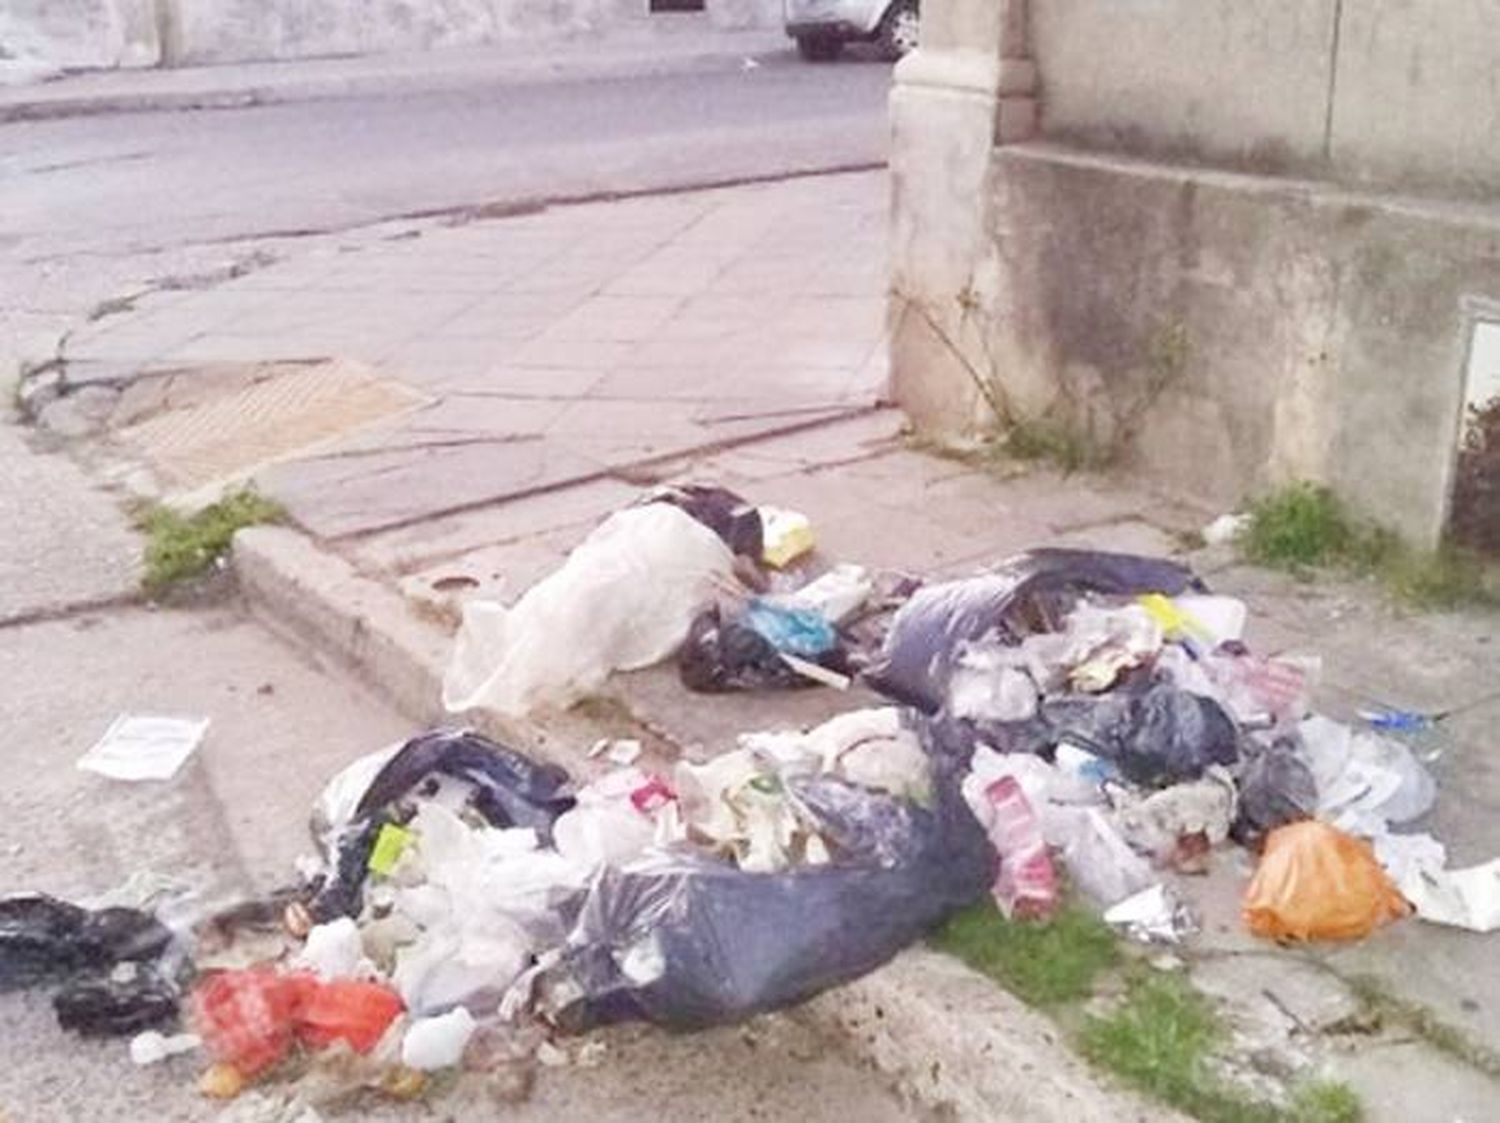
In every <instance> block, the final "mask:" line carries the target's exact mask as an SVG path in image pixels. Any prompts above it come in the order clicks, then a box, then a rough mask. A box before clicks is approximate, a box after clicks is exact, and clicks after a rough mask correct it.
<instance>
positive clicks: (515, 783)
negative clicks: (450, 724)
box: [308, 729, 575, 923]
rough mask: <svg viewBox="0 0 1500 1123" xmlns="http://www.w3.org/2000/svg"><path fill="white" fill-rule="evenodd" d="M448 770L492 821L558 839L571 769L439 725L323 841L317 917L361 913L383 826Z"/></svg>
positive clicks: (384, 772) (378, 777) (404, 749)
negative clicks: (555, 832)
mask: <svg viewBox="0 0 1500 1123" xmlns="http://www.w3.org/2000/svg"><path fill="white" fill-rule="evenodd" d="M444 776H446V777H451V778H453V779H456V780H461V781H464V782H465V783H467V784H468V785H469V787H470V790H471V793H472V794H471V795H470V799H469V802H470V806H472V807H473V809H474V810H475V811H477V812H478V813H479V814H480V815H481V816H483V818H484V820H485V821H486V822H487V823H489V824H490V825H491V826H493V827H530V828H532V829H533V830H535V831H536V832H537V837H538V838H539V839H540V840H541V841H542V842H543V843H544V844H545V843H549V842H550V841H551V838H552V825H553V824H554V823H555V822H557V819H558V817H559V816H561V815H562V814H563V813H564V812H565V811H569V810H571V809H572V807H573V804H574V802H575V801H574V799H573V795H572V780H571V778H570V777H569V776H568V774H567V772H566V771H564V770H563V769H561V768H558V767H557V766H555V765H551V764H543V763H540V762H538V761H535V760H532V759H531V758H530V757H528V756H526V755H525V754H523V753H519V752H517V751H516V750H514V749H509V748H506V747H505V746H504V745H500V744H497V743H496V742H494V741H491V740H490V739H489V738H487V737H483V736H481V735H480V734H478V733H475V732H473V731H471V730H453V729H437V730H433V731H431V732H428V733H423V734H421V735H419V736H417V737H413V738H412V739H411V740H410V741H408V742H406V744H404V745H402V746H401V749H400V750H399V751H398V752H397V753H396V754H395V755H394V756H393V757H391V759H390V760H388V761H387V762H386V763H385V765H384V766H383V767H382V768H381V769H380V771H379V772H377V773H376V774H375V777H374V778H373V779H372V780H371V781H370V786H369V787H368V788H367V789H365V793H364V795H363V796H361V797H360V800H359V803H358V804H357V805H356V807H355V810H354V816H353V818H352V819H351V821H350V822H349V823H347V824H346V825H344V826H343V827H341V828H340V829H338V830H337V831H334V832H333V833H332V835H331V837H328V838H326V839H323V840H322V841H323V842H324V844H325V846H326V848H327V851H328V853H327V857H328V863H329V867H330V870H329V874H328V876H327V877H326V878H325V880H324V882H323V884H322V885H321V886H320V887H319V889H318V892H317V893H316V895H315V896H314V897H313V899H312V900H311V901H310V902H309V904H308V908H309V911H310V912H311V913H312V915H313V918H314V919H315V920H317V921H319V922H320V923H321V922H324V921H328V920H332V919H334V918H335V917H339V916H354V915H356V914H357V913H358V912H359V910H360V908H361V906H362V905H363V902H364V882H365V876H366V871H367V869H368V866H369V860H370V850H371V848H372V847H373V846H374V845H375V839H376V837H377V836H378V835H379V834H380V828H381V827H382V826H383V825H384V824H386V823H388V822H401V821H403V819H404V816H405V813H404V811H403V808H402V807H401V804H402V801H403V800H406V799H408V798H409V797H411V796H413V795H417V794H422V793H423V792H424V791H426V790H427V789H428V788H429V787H431V788H432V789H433V790H435V789H436V786H437V784H438V782H439V781H440V778H441V777H444Z"/></svg>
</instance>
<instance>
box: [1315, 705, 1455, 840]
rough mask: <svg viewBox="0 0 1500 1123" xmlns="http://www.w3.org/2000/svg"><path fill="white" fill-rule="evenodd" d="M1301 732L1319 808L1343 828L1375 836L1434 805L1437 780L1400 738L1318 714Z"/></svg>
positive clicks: (1319, 810)
mask: <svg viewBox="0 0 1500 1123" xmlns="http://www.w3.org/2000/svg"><path fill="white" fill-rule="evenodd" d="M1298 732H1299V733H1300V735H1301V739H1302V744H1303V747H1304V751H1305V753H1306V756H1307V761H1308V765H1309V767H1310V768H1311V769H1312V772H1313V776H1314V778H1315V779H1316V781H1317V786H1318V813H1319V814H1320V815H1322V816H1324V817H1325V818H1327V819H1328V820H1329V821H1330V822H1332V823H1334V824H1336V825H1337V826H1339V827H1342V828H1343V829H1344V830H1347V831H1350V832H1351V833H1354V834H1359V835H1363V836H1366V837H1371V836H1374V835H1377V834H1380V833H1381V832H1382V831H1383V830H1384V829H1385V827H1386V825H1387V824H1390V823H1396V824H1400V823H1407V822H1410V821H1411V820H1413V819H1416V818H1419V817H1420V816H1422V815H1425V814H1426V813H1427V812H1428V811H1429V810H1430V809H1431V808H1432V804H1433V801H1434V800H1435V799H1436V798H1437V785H1436V783H1434V781H1433V779H1432V776H1431V775H1430V774H1429V773H1428V771H1427V770H1426V769H1425V768H1423V767H1422V764H1421V762H1420V761H1418V760H1417V759H1416V757H1415V756H1413V755H1412V751H1411V750H1410V749H1409V748H1407V747H1406V746H1405V745H1403V744H1402V743H1401V742H1399V741H1395V740H1392V739H1390V738H1388V737H1379V736H1377V735H1375V734H1372V733H1360V732H1357V731H1355V730H1353V729H1351V728H1349V727H1348V726H1346V725H1341V724H1340V723H1338V722H1336V721H1331V720H1330V719H1328V718H1325V717H1322V716H1320V715H1314V716H1312V717H1310V718H1308V719H1307V720H1306V721H1304V722H1302V724H1301V725H1300V726H1299V727H1298Z"/></svg>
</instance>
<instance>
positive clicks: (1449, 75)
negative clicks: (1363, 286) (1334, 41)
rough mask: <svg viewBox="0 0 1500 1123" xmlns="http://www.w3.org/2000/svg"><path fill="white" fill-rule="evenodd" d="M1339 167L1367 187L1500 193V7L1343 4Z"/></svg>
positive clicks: (1377, 1)
mask: <svg viewBox="0 0 1500 1123" xmlns="http://www.w3.org/2000/svg"><path fill="white" fill-rule="evenodd" d="M1332 155H1333V160H1334V163H1335V165H1336V166H1337V167H1338V168H1340V169H1342V170H1343V171H1344V172H1345V173H1347V174H1348V175H1350V176H1352V177H1355V178H1358V179H1360V180H1362V181H1365V182H1381V181H1393V182H1396V183H1400V184H1405V185H1410V186H1415V187H1429V188H1431V187H1437V188H1441V187H1443V186H1453V187H1457V188H1459V189H1460V190H1463V191H1465V192H1466V193H1470V194H1479V195H1482V194H1485V193H1489V194H1490V195H1493V194H1494V193H1495V191H1496V190H1497V187H1500V2H1497V0H1441V3H1416V2H1414V0H1344V5H1343V21H1342V24H1341V28H1340V34H1339V52H1338V81H1337V94H1336V96H1335V98H1334V103H1333V113H1332Z"/></svg>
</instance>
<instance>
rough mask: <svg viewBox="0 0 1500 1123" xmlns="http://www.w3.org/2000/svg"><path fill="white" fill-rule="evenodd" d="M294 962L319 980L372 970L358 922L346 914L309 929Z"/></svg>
mask: <svg viewBox="0 0 1500 1123" xmlns="http://www.w3.org/2000/svg"><path fill="white" fill-rule="evenodd" d="M371 866H372V868H373V866H374V862H373V860H372V861H371ZM296 962H297V966H299V967H305V968H306V969H307V970H309V971H311V972H312V973H313V974H315V975H317V976H318V977H319V978H320V979H352V978H355V977H357V976H363V975H369V974H373V972H374V968H373V967H372V966H371V965H370V963H369V961H368V960H366V959H365V953H364V944H363V943H362V941H361V937H360V932H359V925H357V924H355V923H354V921H353V920H352V919H350V918H349V917H347V916H341V917H338V918H337V919H335V920H331V921H329V922H328V923H327V924H319V925H317V926H316V927H314V928H312V929H310V930H309V931H308V933H307V941H306V943H304V944H303V945H302V951H301V953H300V954H298V956H297V961H296Z"/></svg>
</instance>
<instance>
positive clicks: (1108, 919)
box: [1104, 884, 1197, 944]
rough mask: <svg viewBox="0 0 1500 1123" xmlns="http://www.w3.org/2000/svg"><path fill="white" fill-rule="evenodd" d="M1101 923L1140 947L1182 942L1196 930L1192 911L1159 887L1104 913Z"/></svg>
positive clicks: (1138, 894) (1128, 899) (1163, 888)
mask: <svg viewBox="0 0 1500 1123" xmlns="http://www.w3.org/2000/svg"><path fill="white" fill-rule="evenodd" d="M1104 922H1105V923H1106V924H1110V925H1113V926H1114V927H1116V928H1120V929H1123V930H1124V932H1125V934H1126V935H1127V936H1129V937H1130V939H1132V940H1135V941H1136V942H1137V943H1142V944H1177V943H1181V942H1182V940H1183V939H1184V938H1185V937H1187V936H1189V935H1191V934H1192V933H1193V932H1194V931H1196V930H1197V921H1196V919H1195V918H1194V917H1193V914H1192V912H1191V910H1190V909H1189V908H1188V907H1187V905H1185V904H1183V903H1182V902H1181V901H1179V900H1178V899H1177V898H1176V896H1175V895H1174V894H1173V893H1172V891H1171V890H1170V889H1168V888H1167V887H1166V886H1165V885H1162V884H1157V885H1153V886H1151V888H1149V889H1143V890H1141V892H1139V893H1137V894H1136V895H1135V896H1133V897H1127V898H1126V899H1125V900H1123V901H1121V902H1120V903H1119V904H1117V905H1115V906H1114V907H1113V908H1111V909H1109V910H1108V911H1106V912H1105V914H1104Z"/></svg>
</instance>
